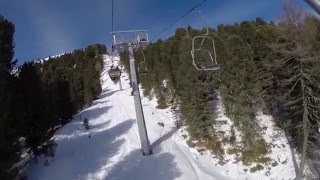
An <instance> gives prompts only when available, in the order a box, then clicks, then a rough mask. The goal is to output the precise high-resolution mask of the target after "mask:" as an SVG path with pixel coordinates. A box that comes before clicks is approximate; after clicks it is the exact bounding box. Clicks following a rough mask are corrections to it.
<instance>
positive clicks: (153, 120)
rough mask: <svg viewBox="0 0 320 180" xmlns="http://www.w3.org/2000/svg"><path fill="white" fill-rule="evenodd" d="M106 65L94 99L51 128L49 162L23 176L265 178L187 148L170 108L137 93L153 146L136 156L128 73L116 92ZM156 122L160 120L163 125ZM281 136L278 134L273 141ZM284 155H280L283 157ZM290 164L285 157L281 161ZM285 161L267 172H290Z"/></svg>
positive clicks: (67, 179)
mask: <svg viewBox="0 0 320 180" xmlns="http://www.w3.org/2000/svg"><path fill="white" fill-rule="evenodd" d="M110 61H111V60H110V58H109V56H104V63H105V64H110ZM107 70H108V69H107V68H106V69H104V70H103V72H102V79H101V82H102V89H103V92H102V93H101V95H100V97H99V99H98V100H96V101H94V103H93V105H92V106H91V107H89V108H87V109H84V110H82V111H81V112H79V113H78V114H77V115H75V116H74V118H73V120H72V121H71V122H70V123H68V124H66V125H65V126H63V127H62V128H61V129H59V130H58V131H57V132H56V134H55V135H54V137H53V138H54V139H55V141H56V143H57V149H56V153H55V157H53V158H50V159H48V160H49V166H44V162H45V160H46V159H45V158H44V157H40V158H39V159H38V163H35V162H34V161H33V162H32V163H30V165H29V167H28V171H27V174H28V176H29V179H32V180H51V179H52V180H56V179H59V180H73V179H77V180H78V179H79V180H82V179H90V180H91V179H94V180H96V179H108V180H109V179H111V180H122V179H128V180H131V179H132V180H133V179H139V180H151V179H152V180H167V179H168V180H171V179H181V180H194V179H199V180H214V179H217V180H223V179H270V177H268V176H265V175H263V174H261V173H255V174H251V173H247V174H246V173H244V172H243V167H244V166H240V165H237V164H233V163H232V162H231V161H230V162H228V163H227V164H225V165H224V166H220V165H218V164H217V163H216V162H217V160H216V159H214V158H212V157H211V155H210V153H205V154H203V155H201V154H200V153H199V152H198V151H197V150H196V148H190V147H188V145H187V144H186V140H185V139H184V137H183V136H182V135H187V134H188V133H187V132H186V131H185V130H184V129H183V128H182V129H179V130H178V129H176V128H175V126H174V124H173V121H174V116H173V114H172V112H171V111H170V108H168V109H156V106H157V101H156V99H155V98H153V99H152V100H150V101H149V100H148V98H144V97H143V98H142V106H143V110H144V115H145V120H146V126H147V131H148V136H149V139H150V142H151V146H152V149H153V154H152V155H150V156H142V152H141V150H140V141H139V136H138V127H137V123H136V120H135V108H134V102H133V97H132V96H130V94H131V88H130V85H129V81H128V79H129V78H128V75H127V74H124V75H122V77H121V78H122V87H123V90H122V91H120V90H119V85H118V84H113V82H112V81H111V80H110V79H109V77H108V73H107ZM85 117H86V118H88V119H89V125H90V129H89V130H86V129H85V127H84V126H83V120H84V118H85ZM157 122H162V123H163V124H164V127H161V126H159V125H158V124H157ZM265 125H268V124H265ZM270 131H271V130H270ZM269 133H270V132H267V134H269ZM284 141H285V140H284V139H279V143H281V142H284ZM286 147H288V146H286ZM284 150H287V149H284ZM284 150H282V151H281V149H279V152H276V154H281V153H288V152H284ZM289 155H290V154H288V156H287V155H286V156H283V157H282V156H281V158H282V159H283V158H289ZM282 159H281V160H282ZM290 163H291V160H290V159H289V160H288V163H287V164H290ZM287 164H286V165H283V168H288V169H285V170H283V169H277V171H276V170H275V171H272V172H274V173H277V175H276V176H272V177H275V178H277V179H278V178H279V179H282V178H284V179H288V177H292V175H290V176H289V173H292V172H291V171H290V170H291V168H290V166H288V165H287ZM281 168H282V167H281ZM281 171H282V172H281ZM280 172H281V173H280Z"/></svg>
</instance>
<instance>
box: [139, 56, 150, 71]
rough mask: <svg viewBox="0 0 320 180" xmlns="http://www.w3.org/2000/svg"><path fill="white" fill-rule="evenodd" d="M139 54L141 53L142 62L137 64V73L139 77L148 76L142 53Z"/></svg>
mask: <svg viewBox="0 0 320 180" xmlns="http://www.w3.org/2000/svg"><path fill="white" fill-rule="evenodd" d="M141 53H142V57H143V61H142V62H140V63H139V64H138V73H139V75H145V74H148V69H147V66H146V64H145V61H146V57H145V55H144V53H143V52H142V51H141Z"/></svg>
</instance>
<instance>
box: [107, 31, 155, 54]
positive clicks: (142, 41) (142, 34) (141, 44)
mask: <svg viewBox="0 0 320 180" xmlns="http://www.w3.org/2000/svg"><path fill="white" fill-rule="evenodd" d="M111 34H112V37H113V45H114V48H115V49H116V50H117V51H119V52H123V51H126V50H128V46H132V48H133V49H134V50H137V49H139V48H142V49H144V48H146V47H147V46H148V45H149V44H150V42H149V37H148V34H147V31H146V30H128V31H113V32H111Z"/></svg>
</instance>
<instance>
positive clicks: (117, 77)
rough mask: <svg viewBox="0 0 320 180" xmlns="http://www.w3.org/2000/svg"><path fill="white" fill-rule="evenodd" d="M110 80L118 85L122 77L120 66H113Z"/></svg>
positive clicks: (109, 72) (110, 71) (110, 70)
mask: <svg viewBox="0 0 320 180" xmlns="http://www.w3.org/2000/svg"><path fill="white" fill-rule="evenodd" d="M108 74H109V77H110V79H111V80H112V81H113V82H114V83H115V84H116V83H117V82H118V81H119V80H120V77H121V70H120V69H119V67H118V66H116V67H115V66H113V65H112V66H111V67H110V69H109V71H108Z"/></svg>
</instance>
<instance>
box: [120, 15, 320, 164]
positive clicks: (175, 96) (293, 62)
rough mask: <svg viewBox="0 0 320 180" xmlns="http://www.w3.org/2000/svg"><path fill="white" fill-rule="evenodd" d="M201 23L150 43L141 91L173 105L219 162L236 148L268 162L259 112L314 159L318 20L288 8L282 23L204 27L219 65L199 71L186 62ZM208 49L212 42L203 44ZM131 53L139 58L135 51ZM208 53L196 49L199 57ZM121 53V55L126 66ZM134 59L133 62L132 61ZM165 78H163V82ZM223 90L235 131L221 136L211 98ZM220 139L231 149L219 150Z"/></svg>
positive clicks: (247, 159) (247, 160) (250, 159)
mask: <svg viewBox="0 0 320 180" xmlns="http://www.w3.org/2000/svg"><path fill="white" fill-rule="evenodd" d="M205 33H206V29H203V30H197V29H193V28H192V27H187V28H178V29H177V30H176V32H175V34H174V36H172V37H170V38H168V39H166V40H158V41H156V42H153V43H152V44H151V45H150V46H149V47H147V48H146V49H145V50H144V51H143V52H144V53H145V56H146V65H147V67H148V70H149V73H148V74H147V75H143V76H140V83H141V86H142V88H143V93H144V95H146V96H149V98H152V97H153V96H156V97H157V100H158V108H166V107H167V106H168V105H174V106H175V107H176V105H178V107H179V109H180V111H181V112H182V115H183V119H184V124H185V125H186V127H187V130H188V132H189V133H190V135H191V136H192V138H193V139H195V140H197V141H198V142H199V143H198V144H199V145H203V144H204V145H205V146H206V148H208V149H211V150H212V151H213V152H214V154H216V155H217V156H218V157H219V159H221V161H220V162H221V163H223V156H224V153H235V154H237V156H238V157H239V160H241V161H242V162H243V163H244V164H251V163H254V162H257V163H263V164H266V163H270V159H269V158H268V157H267V156H265V155H267V154H268V152H269V151H270V148H269V147H270V146H271V144H267V143H266V142H265V141H264V139H263V138H262V137H261V135H260V134H259V127H258V126H257V122H256V117H257V114H258V113H261V112H263V113H265V114H270V115H273V117H274V118H275V120H276V123H277V125H278V126H279V127H281V128H282V129H284V130H285V131H286V133H287V134H288V136H290V137H292V138H293V143H294V144H295V147H297V148H298V150H299V151H300V152H302V164H301V167H302V168H303V167H304V163H305V162H304V157H306V155H308V156H309V157H311V159H312V156H313V155H312V153H310V152H314V150H315V149H317V143H318V137H317V136H318V133H319V132H318V126H319V112H320V109H319V105H318V104H319V97H320V96H319V95H320V94H319V93H320V91H319V85H320V84H319V80H320V79H319V78H320V77H319V70H320V65H319V57H320V54H319V52H320V48H319V42H320V20H319V19H317V18H315V17H313V16H309V15H303V14H301V13H300V14H299V13H298V10H294V9H291V10H290V11H286V12H285V14H284V16H283V19H282V21H281V22H280V23H278V24H275V23H273V22H270V23H269V22H266V21H264V20H263V19H261V18H257V19H256V20H255V21H243V22H241V23H236V24H234V25H222V24H221V25H219V26H217V28H216V29H210V28H209V36H211V37H213V39H214V40H215V44H216V51H217V60H218V62H219V63H220V64H221V69H220V70H218V71H197V70H196V69H195V68H194V67H193V65H192V57H191V55H190V51H191V48H192V38H193V37H194V36H196V35H201V34H205ZM204 46H205V47H206V49H210V48H211V47H210V44H204ZM135 56H136V59H137V61H138V63H139V62H141V61H143V56H142V55H141V52H136V55H135ZM206 56H208V55H206V54H201V53H200V54H199V55H196V58H197V59H198V60H200V61H204V60H208V57H206ZM127 58H128V56H127V54H126V53H122V54H121V59H122V61H123V63H124V65H125V68H126V69H128V64H126V62H127ZM138 63H137V64H138ZM164 84H166V85H164ZM219 96H220V97H222V100H223V103H224V106H225V110H226V115H227V116H228V117H230V118H231V120H232V121H233V127H232V128H233V129H232V132H233V136H234V131H235V130H237V131H240V136H241V137H240V138H241V142H240V143H235V142H234V141H235V138H234V137H232V138H221V136H220V135H219V134H221V132H218V131H217V130H216V129H214V128H213V127H214V126H215V125H216V124H217V123H219V122H216V121H215V119H216V116H217V113H216V108H217V106H216V104H217V99H218V97H219ZM226 143H230V144H233V147H232V149H224V145H225V144H226Z"/></svg>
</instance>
